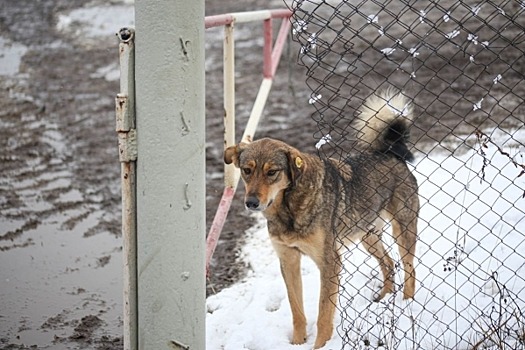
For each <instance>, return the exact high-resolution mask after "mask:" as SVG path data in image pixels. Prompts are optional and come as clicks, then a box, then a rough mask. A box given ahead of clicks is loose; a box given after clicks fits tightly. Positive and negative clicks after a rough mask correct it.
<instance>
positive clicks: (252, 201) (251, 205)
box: [244, 196, 261, 210]
mask: <svg viewBox="0 0 525 350" xmlns="http://www.w3.org/2000/svg"><path fill="white" fill-rule="evenodd" d="M244 204H246V208H248V209H250V210H257V209H259V205H260V204H261V203H260V202H259V199H258V198H257V197H254V196H250V197H247V198H246V201H245V202H244Z"/></svg>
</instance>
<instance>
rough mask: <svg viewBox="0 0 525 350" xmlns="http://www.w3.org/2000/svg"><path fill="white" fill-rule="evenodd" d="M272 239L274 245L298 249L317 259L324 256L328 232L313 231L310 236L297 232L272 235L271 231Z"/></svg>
mask: <svg viewBox="0 0 525 350" xmlns="http://www.w3.org/2000/svg"><path fill="white" fill-rule="evenodd" d="M270 238H271V240H272V243H273V244H274V245H275V244H278V245H284V246H287V247H289V248H296V249H298V250H299V251H301V253H303V254H305V255H308V256H310V257H317V256H319V254H322V251H323V249H324V243H325V238H326V232H325V231H324V230H312V231H311V232H310V233H308V234H298V233H297V232H283V233H280V234H275V233H274V234H272V232H271V231H270Z"/></svg>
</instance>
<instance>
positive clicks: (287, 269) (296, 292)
mask: <svg viewBox="0 0 525 350" xmlns="http://www.w3.org/2000/svg"><path fill="white" fill-rule="evenodd" d="M273 247H274V249H275V252H276V253H277V256H278V257H279V261H280V264H281V274H282V276H283V279H284V283H285V284H286V291H287V292H288V301H289V302H290V308H291V309H292V317H293V336H292V344H304V343H305V342H306V317H305V315H304V307H303V282H302V279H301V252H300V251H299V250H298V249H296V248H291V247H287V246H285V245H283V244H279V243H276V242H273Z"/></svg>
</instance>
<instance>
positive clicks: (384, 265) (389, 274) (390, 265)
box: [362, 232, 394, 301]
mask: <svg viewBox="0 0 525 350" xmlns="http://www.w3.org/2000/svg"><path fill="white" fill-rule="evenodd" d="M362 242H363V245H364V247H365V248H366V250H367V251H368V252H369V253H370V255H372V256H373V257H375V258H376V259H377V261H378V262H379V266H380V267H381V272H382V274H383V288H381V291H380V292H379V295H378V296H377V297H376V298H374V301H379V300H381V299H383V298H384V297H385V295H387V294H389V293H393V292H394V262H393V261H392V258H390V256H389V255H388V253H387V252H386V250H385V246H384V245H383V242H382V241H381V236H380V234H378V233H377V232H368V233H367V234H365V235H364V236H363V239H362Z"/></svg>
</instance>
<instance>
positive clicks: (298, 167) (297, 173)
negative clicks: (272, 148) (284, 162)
mask: <svg viewBox="0 0 525 350" xmlns="http://www.w3.org/2000/svg"><path fill="white" fill-rule="evenodd" d="M288 168H289V169H290V180H291V182H292V186H295V185H296V184H297V181H298V180H299V178H300V177H301V176H302V175H303V173H304V171H305V170H306V162H305V160H304V157H303V156H302V155H301V153H300V152H299V151H298V150H296V149H292V150H290V152H288Z"/></svg>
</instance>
